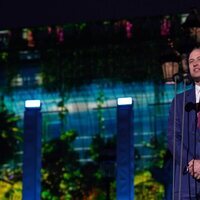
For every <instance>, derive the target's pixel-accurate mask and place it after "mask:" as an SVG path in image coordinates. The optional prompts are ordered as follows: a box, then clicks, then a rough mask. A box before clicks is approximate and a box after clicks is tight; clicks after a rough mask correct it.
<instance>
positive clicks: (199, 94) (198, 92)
mask: <svg viewBox="0 0 200 200" xmlns="http://www.w3.org/2000/svg"><path fill="white" fill-rule="evenodd" d="M195 95H196V103H199V101H200V86H199V85H195Z"/></svg>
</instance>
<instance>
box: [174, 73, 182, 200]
mask: <svg viewBox="0 0 200 200" xmlns="http://www.w3.org/2000/svg"><path fill="white" fill-rule="evenodd" d="M173 80H174V83H175V85H174V93H175V95H174V122H173V123H174V130H173V132H174V134H173V168H172V169H173V174H172V200H175V199H174V188H175V160H176V142H175V141H176V95H177V84H178V83H180V82H181V81H182V75H181V74H179V73H177V74H174V76H173Z"/></svg>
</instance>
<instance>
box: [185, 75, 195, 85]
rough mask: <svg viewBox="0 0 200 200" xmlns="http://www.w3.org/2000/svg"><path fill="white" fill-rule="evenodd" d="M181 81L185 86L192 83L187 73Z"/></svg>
mask: <svg viewBox="0 0 200 200" xmlns="http://www.w3.org/2000/svg"><path fill="white" fill-rule="evenodd" d="M183 81H184V83H185V84H186V85H190V84H192V83H193V79H192V77H191V75H190V74H189V73H185V74H183Z"/></svg>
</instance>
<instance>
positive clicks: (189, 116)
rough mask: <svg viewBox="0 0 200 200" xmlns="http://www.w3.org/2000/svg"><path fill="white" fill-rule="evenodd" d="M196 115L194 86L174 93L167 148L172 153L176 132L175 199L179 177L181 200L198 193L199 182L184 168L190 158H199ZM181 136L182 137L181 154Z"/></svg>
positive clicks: (199, 132)
mask: <svg viewBox="0 0 200 200" xmlns="http://www.w3.org/2000/svg"><path fill="white" fill-rule="evenodd" d="M184 97H185V98H184ZM184 99H185V100H184ZM196 116H197V114H196V99H195V87H193V88H192V89H190V90H187V91H186V92H185V93H181V94H178V95H176V97H175V98H174V99H173V101H172V104H171V108H170V112H169V121H168V148H169V150H170V151H171V153H172V154H173V145H174V132H175V133H176V134H175V155H173V156H174V158H175V170H174V172H175V175H174V177H175V179H174V180H175V189H174V192H175V200H176V199H177V200H178V192H179V180H180V178H181V200H182V199H184V198H186V199H187V198H188V199H190V197H192V198H194V197H197V195H199V194H200V182H199V181H197V180H195V179H194V178H193V177H192V176H191V175H190V174H189V173H188V172H187V170H186V169H187V164H188V162H189V161H190V160H192V159H200V130H197V128H196V124H197V123H196V120H197V117H196ZM174 117H175V118H176V120H174ZM174 124H175V126H174ZM181 138H182V139H183V145H182V154H181ZM180 165H181V166H180Z"/></svg>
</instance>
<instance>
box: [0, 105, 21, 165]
mask: <svg viewBox="0 0 200 200" xmlns="http://www.w3.org/2000/svg"><path fill="white" fill-rule="evenodd" d="M19 119H20V118H19V117H18V116H16V115H15V114H14V113H10V112H9V111H8V110H7V108H6V107H5V106H4V104H3V105H2V106H1V110H0V121H1V123H0V164H4V163H6V162H8V161H9V160H11V159H12V158H13V156H14V154H15V152H16V150H17V149H18V148H19V142H20V141H21V140H22V138H21V130H20V129H19V127H18V125H17V123H18V121H19Z"/></svg>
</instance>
